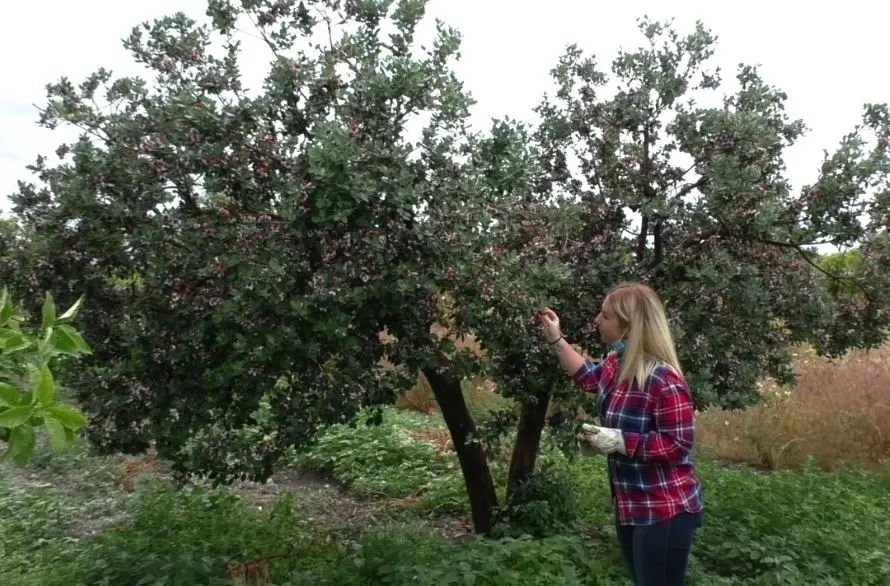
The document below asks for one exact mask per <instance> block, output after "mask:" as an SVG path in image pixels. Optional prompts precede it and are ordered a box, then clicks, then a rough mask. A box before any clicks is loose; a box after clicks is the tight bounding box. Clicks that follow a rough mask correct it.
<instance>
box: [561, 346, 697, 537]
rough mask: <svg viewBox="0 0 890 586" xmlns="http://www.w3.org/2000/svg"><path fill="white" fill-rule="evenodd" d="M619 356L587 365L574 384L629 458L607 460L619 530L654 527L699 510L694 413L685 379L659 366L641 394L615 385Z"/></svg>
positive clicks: (621, 385) (635, 389) (617, 455)
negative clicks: (592, 401)
mask: <svg viewBox="0 0 890 586" xmlns="http://www.w3.org/2000/svg"><path fill="white" fill-rule="evenodd" d="M620 356H621V354H620V352H612V353H610V354H609V355H608V356H607V357H606V359H605V360H603V361H602V362H600V363H599V364H596V365H594V364H593V363H592V362H590V361H587V362H585V363H584V365H583V366H582V367H581V368H579V369H578V372H576V373H575V375H574V379H575V382H576V383H577V384H578V385H579V386H580V387H581V388H582V389H584V390H585V391H587V392H589V393H594V394H596V395H597V397H596V407H597V411H598V413H599V417H600V421H601V422H602V425H603V426H605V427H611V428H615V429H619V430H621V432H622V435H623V436H624V444H625V447H626V448H627V455H626V456H625V455H622V454H609V457H608V462H609V477H610V481H611V484H612V491H613V494H614V496H615V503H616V507H617V510H618V520H619V522H620V523H621V524H622V525H652V524H654V523H658V522H660V521H664V520H666V519H670V518H671V517H674V516H675V515H677V514H679V513H683V512H689V513H697V512H699V511H701V510H702V490H701V482H700V481H699V479H698V477H697V476H696V473H695V459H694V456H693V454H692V446H693V443H694V441H695V412H694V410H693V406H692V395H691V394H690V392H689V385H688V384H687V383H686V379H685V378H683V376H682V375H680V374H679V373H678V372H676V371H675V370H674V369H673V368H671V367H670V366H668V365H660V366H658V367H657V368H656V369H655V371H654V372H653V373H652V374H651V375H650V376H649V378H648V379H647V381H646V384H645V385H644V388H643V389H640V388H639V387H638V386H637V385H633V386H632V387H631V386H629V385H628V384H627V382H622V383H620V384H619V383H618V375H619V373H620V369H621V362H620Z"/></svg>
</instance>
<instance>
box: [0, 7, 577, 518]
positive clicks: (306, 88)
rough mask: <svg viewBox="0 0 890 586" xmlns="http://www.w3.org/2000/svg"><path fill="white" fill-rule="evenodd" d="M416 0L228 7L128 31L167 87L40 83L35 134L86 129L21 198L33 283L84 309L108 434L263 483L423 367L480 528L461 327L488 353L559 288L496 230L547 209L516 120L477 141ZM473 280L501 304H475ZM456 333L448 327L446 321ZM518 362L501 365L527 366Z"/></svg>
mask: <svg viewBox="0 0 890 586" xmlns="http://www.w3.org/2000/svg"><path fill="white" fill-rule="evenodd" d="M424 8H425V2H424V1H423V0H401V1H398V2H394V1H392V0H364V1H346V2H340V1H334V0H324V1H322V0H316V1H311V2H308V1H307V2H281V1H276V2H271V1H260V2H257V1H250V2H248V1H247V0H244V1H243V2H241V3H240V4H237V5H236V4H233V3H230V2H225V1H220V0H213V1H211V2H210V4H209V8H208V11H207V14H208V17H209V21H210V24H199V23H197V22H195V21H193V20H191V19H189V18H188V17H186V16H185V15H183V14H177V15H174V16H172V17H168V18H164V19H161V20H158V21H156V22H154V23H151V24H145V25H143V26H141V27H138V28H136V29H134V31H133V33H132V35H131V36H130V37H129V38H128V39H127V40H126V41H125V46H126V48H127V49H128V50H129V51H130V53H131V54H132V55H133V57H134V59H135V60H136V61H137V62H139V63H141V64H143V65H144V66H146V68H147V70H148V71H149V73H150V75H151V78H150V79H142V78H136V77H128V78H115V77H114V76H113V74H112V73H111V72H109V71H107V70H101V69H100V70H98V71H97V72H96V73H95V74H94V75H92V76H90V77H89V78H88V79H87V80H86V81H85V82H83V83H81V84H79V85H77V86H75V85H74V84H73V83H72V82H70V81H69V80H67V79H62V80H60V81H59V82H58V83H55V84H52V85H50V86H49V87H48V94H49V100H48V105H47V106H46V108H45V109H44V111H43V112H42V117H41V122H42V124H44V125H45V126H46V127H48V128H53V127H55V126H57V125H62V124H65V125H74V126H75V127H77V128H79V129H81V131H82V135H81V138H80V139H79V140H78V141H77V142H76V143H75V144H73V145H63V146H62V147H60V148H59V149H58V151H57V155H58V156H59V157H60V158H61V162H60V163H58V164H50V162H49V161H48V160H47V159H45V158H39V159H38V161H37V163H36V164H35V165H34V166H33V167H32V170H33V171H34V172H35V173H36V175H37V178H38V183H37V184H25V183H22V184H21V185H20V189H19V192H18V193H17V194H15V195H14V196H13V202H14V203H15V212H16V214H17V215H18V218H19V219H20V220H21V222H22V223H23V224H24V225H25V226H27V227H28V229H29V230H31V231H32V232H33V238H34V241H35V242H36V243H37V244H35V246H36V248H37V249H38V250H41V251H44V252H43V255H42V257H41V258H38V259H37V260H36V261H35V262H34V263H32V264H31V265H29V266H30V268H29V269H28V274H29V282H31V283H32V286H33V287H34V288H35V289H37V288H39V289H51V290H53V291H58V292H59V293H58V295H59V297H60V298H64V297H73V296H74V295H75V294H78V295H79V294H80V292H84V293H86V295H87V298H88V299H90V304H89V305H88V306H87V308H86V310H85V311H84V314H83V318H82V320H81V323H82V324H83V327H84V330H85V331H86V333H87V336H88V338H89V339H91V340H94V341H95V344H94V346H95V347H94V355H93V356H92V361H91V365H92V368H89V369H86V370H85V371H84V372H83V376H81V377H80V379H79V380H76V381H74V383H75V384H74V386H75V388H76V390H77V393H78V398H79V400H80V402H81V404H82V405H83V406H84V408H85V409H86V410H87V411H88V412H89V414H90V426H89V433H90V437H91V439H92V440H93V442H94V443H95V444H96V445H97V446H98V447H99V448H101V449H104V450H107V451H112V450H121V451H125V452H131V453H133V452H140V451H142V450H145V449H146V448H147V447H149V445H150V444H151V443H152V442H153V443H154V444H155V445H156V447H157V450H158V452H159V454H160V455H161V456H162V457H165V458H169V459H171V460H172V461H173V462H174V468H175V470H176V471H177V472H178V473H180V474H188V473H206V474H209V475H210V476H211V477H212V478H213V479H215V480H217V481H222V482H226V481H229V480H232V479H234V478H236V477H239V476H245V475H246V476H248V477H251V478H254V479H262V478H266V477H268V476H269V475H270V474H271V473H272V471H273V469H274V466H275V463H276V462H277V461H278V460H279V458H280V457H281V455H282V454H284V453H285V452H286V450H288V449H290V448H292V447H295V446H296V447H300V446H305V445H306V444H307V442H309V441H311V440H312V438H313V436H314V435H315V433H316V431H317V430H319V429H320V428H322V427H323V426H325V425H327V424H330V423H334V422H341V421H346V420H349V419H351V417H352V416H353V415H354V414H356V413H357V411H358V410H359V408H361V407H362V406H367V405H379V404H383V403H388V402H391V401H393V400H394V399H395V397H396V396H397V394H398V392H399V391H400V390H402V389H406V388H408V387H409V386H411V385H413V384H414V382H415V381H416V376H417V372H418V371H422V372H423V373H424V374H425V375H426V377H427V379H428V380H429V381H430V383H431V386H432V388H433V390H434V392H435V395H436V399H437V401H438V403H439V405H440V407H441V410H442V413H443V415H444V418H445V420H446V423H447V424H448V427H449V429H450V431H451V434H452V436H453V440H454V445H455V448H456V451H457V455H458V458H459V460H460V464H461V466H462V469H463V472H464V476H465V479H466V483H467V489H468V494H469V496H470V504H471V509H472V513H473V520H474V525H475V527H476V530H477V531H479V532H482V533H488V532H489V530H490V528H491V518H490V512H491V510H492V508H493V507H494V506H495V505H496V504H497V500H496V496H495V488H494V483H493V480H492V477H491V473H490V470H489V468H488V463H487V460H486V453H485V450H484V446H483V445H482V444H481V443H479V442H473V441H470V440H471V439H473V438H475V437H476V436H477V435H478V434H477V430H476V427H475V422H474V421H473V420H472V418H470V416H469V413H468V410H467V406H466V404H465V403H464V400H463V396H462V393H461V387H460V381H461V380H462V379H463V378H464V377H466V376H468V375H470V374H472V373H477V372H480V371H481V370H482V369H483V368H485V367H486V364H484V363H482V362H480V360H479V359H478V358H476V357H474V356H470V355H468V354H467V353H466V352H462V351H458V350H457V349H456V348H455V344H454V338H455V337H458V336H460V335H462V334H463V333H464V332H466V331H467V328H468V327H469V326H473V325H480V329H483V330H484V329H485V328H483V327H481V326H482V325H483V324H487V325H488V327H489V328H490V330H491V331H484V332H483V333H484V334H485V337H486V338H488V339H489V340H491V341H492V347H493V348H495V349H497V347H498V344H497V343H498V341H499V340H501V339H503V338H504V337H505V336H515V335H516V334H517V331H516V330H514V329H511V328H513V327H514V324H516V323H518V322H520V321H521V323H522V326H523V328H524V329H523V330H522V331H523V332H525V333H531V325H532V324H533V320H534V314H535V310H536V309H537V308H538V307H539V305H540V303H539V302H538V301H536V299H535V298H534V295H529V294H526V295H524V296H523V297H521V298H520V299H519V300H518V301H511V300H510V299H509V298H508V297H507V296H509V295H510V294H512V293H514V292H521V291H524V290H525V287H524V286H523V285H522V284H521V282H519V281H521V280H522V279H526V278H527V277H528V278H530V279H531V280H532V281H534V280H535V279H538V280H541V281H542V282H547V283H549V280H548V279H547V277H546V275H545V274H543V272H545V270H546V267H545V268H544V269H541V270H540V271H537V270H535V269H534V268H532V269H527V268H526V267H524V266H523V264H522V262H521V261H522V258H520V257H518V256H517V255H516V254H509V253H506V252H504V258H502V257H501V253H502V252H503V251H505V250H506V249H505V248H504V246H503V245H502V244H499V243H500V242H501V240H502V239H503V237H504V235H505V230H506V231H512V228H511V218H512V216H511V215H510V213H511V212H510V210H511V206H514V205H518V204H520V203H521V202H522V201H531V199H530V195H531V189H530V186H531V185H532V181H533V178H534V176H535V173H534V168H533V164H534V159H533V158H532V157H530V156H529V155H528V151H527V150H524V146H523V140H525V139H526V138H527V137H525V136H523V130H522V129H521V128H520V127H519V126H518V125H516V124H513V123H509V122H505V123H501V124H497V125H496V126H495V128H494V129H493V131H492V133H491V135H490V136H476V135H473V134H471V133H470V132H468V131H467V129H466V121H467V119H468V107H469V106H470V104H471V100H470V98H469V96H468V95H467V94H466V93H465V92H464V91H463V89H462V87H461V84H460V82H459V81H458V80H457V79H456V78H455V76H454V74H453V73H452V72H451V69H450V67H451V63H452V62H453V60H454V59H455V58H456V56H457V53H458V49H459V36H458V34H457V33H456V32H455V31H453V30H451V29H449V28H448V27H446V26H445V25H443V24H441V23H440V24H438V26H437V35H436V38H435V40H434V41H433V42H432V43H431V44H430V46H429V47H421V46H419V43H418V42H417V41H416V40H415V30H416V28H417V25H418V23H419V22H420V20H421V18H422V17H423V15H424ZM245 23H247V24H250V25H252V26H253V27H254V28H255V30H256V34H258V35H259V36H260V37H261V39H262V41H263V42H264V43H265V45H266V46H267V48H268V49H269V55H270V59H271V65H270V68H269V72H268V74H267V75H266V76H265V81H264V84H263V87H262V90H261V91H258V92H249V91H248V90H247V88H245V87H243V84H242V81H241V75H240V71H241V68H242V67H243V65H242V64H241V63H240V61H239V49H238V43H237V41H236V40H235V33H236V29H238V28H239V27H241V26H243V25H245ZM412 125H413V126H414V127H416V128H417V129H418V130H422V132H421V133H420V135H419V136H417V137H416V138H414V139H412V137H411V132H410V130H411V129H412ZM530 165H531V167H529V166H530ZM526 167H529V168H526ZM511 178H512V179H511ZM507 248H509V247H507ZM496 251H498V252H496ZM502 265H503V270H501V269H500V268H499V267H501V266H502ZM476 287H481V289H482V292H483V293H484V295H485V297H482V298H480V299H482V301H479V302H475V303H474V304H473V305H471V306H468V300H469V299H470V298H469V297H468V296H467V294H468V292H470V291H473V290H474V288H476ZM549 287H551V285H549V284H548V285H547V286H546V287H538V288H535V286H534V283H532V284H531V286H530V288H529V289H530V290H532V292H533V293H534V292H535V291H540V292H541V294H543V293H546V291H547V290H548V288H549ZM443 299H451V300H455V301H456V305H454V304H452V303H447V302H443ZM494 311H500V312H501V313H500V317H499V318H498V319H500V322H497V321H492V320H491V319H490V318H489V317H485V316H490V315H492V313H493V312H494ZM518 314H522V317H521V318H517V317H516V316H517V315H518ZM480 315H481V316H483V317H480ZM442 323H450V324H453V325H454V330H453V332H452V335H451V336H439V335H437V334H435V333H434V332H436V331H438V329H437V328H436V327H434V326H436V325H437V324H442ZM384 332H385V333H387V334H388V335H382V334H383V333H384ZM535 334H536V332H535ZM522 345H523V347H524V348H528V347H530V346H531V347H534V346H536V345H537V346H540V345H541V341H540V339H539V337H538V336H537V335H534V336H529V337H527V338H523V342H522ZM506 357H507V360H508V361H512V362H510V364H511V366H509V367H508V368H507V369H506V370H505V372H508V373H509V372H512V370H515V369H517V368H521V367H522V363H521V361H518V355H517V354H516V353H515V352H512V353H509V354H508V355H506ZM490 360H491V361H492V362H493V363H498V361H499V360H501V355H499V354H498V353H497V352H495V353H494V354H493V355H492V357H491V358H490ZM383 362H387V363H389V364H392V365H394V368H389V369H387V368H381V363H383ZM539 363H540V360H539ZM550 367H551V369H554V368H555V366H554V365H553V364H552V362H551V366H550ZM511 369H512V370H511ZM513 376H515V375H513ZM517 380H518V379H517ZM562 384H563V385H565V381H564V380H563V381H562ZM261 405H266V406H268V408H267V409H265V413H264V415H263V416H262V417H255V414H257V413H258V411H260V406H261ZM249 428H251V429H253V432H251V433H248V432H247V431H246V430H247V429H249Z"/></svg>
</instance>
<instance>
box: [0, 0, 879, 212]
mask: <svg viewBox="0 0 890 586" xmlns="http://www.w3.org/2000/svg"><path fill="white" fill-rule="evenodd" d="M608 5H609V8H608V9H604V8H601V6H602V3H599V2H583V1H582V0H571V1H570V0H548V1H547V2H534V3H533V2H529V3H528V4H524V3H522V2H517V1H516V0H473V1H471V0H431V2H430V4H429V5H428V9H427V19H428V21H429V26H428V27H427V29H430V28H431V23H432V19H433V18H439V19H442V20H444V21H445V22H446V23H448V24H450V25H451V26H454V27H456V28H457V29H458V30H460V31H461V33H462V34H463V38H464V40H463V48H462V55H463V58H462V60H461V61H460V62H459V63H458V65H457V66H456V70H457V72H458V75H459V76H460V78H461V79H463V80H464V82H465V84H466V88H467V89H468V90H469V91H470V92H471V93H472V94H473V96H474V98H475V99H476V101H477V105H476V107H475V109H474V111H473V115H474V123H476V124H478V125H480V127H484V126H487V124H488V122H489V120H490V119H491V118H492V117H503V116H505V115H508V116H511V117H514V118H518V119H523V120H528V119H530V116H532V108H533V107H534V106H535V105H537V104H538V103H539V102H540V100H541V97H542V96H543V94H544V92H546V91H548V89H549V88H550V78H549V71H550V69H551V68H552V67H553V66H554V65H555V64H556V61H557V59H558V57H559V56H560V55H561V54H562V53H563V52H564V49H565V46H566V45H567V44H569V43H577V44H578V45H579V46H580V47H581V48H582V49H584V50H585V51H587V52H590V53H593V54H596V55H597V56H598V57H599V61H600V62H601V63H608V62H609V61H611V58H612V57H613V56H614V54H615V51H616V50H617V49H619V48H624V49H627V50H633V49H635V48H636V47H637V46H638V45H639V43H640V41H641V40H642V37H641V35H640V34H639V32H638V31H637V28H636V19H637V18H638V17H640V16H643V15H648V16H650V17H651V18H654V19H658V20H661V19H667V18H673V19H674V21H675V26H676V27H677V28H678V29H679V30H680V32H685V31H691V30H692V27H693V26H694V23H695V21H696V20H701V21H702V22H703V23H704V25H705V26H706V27H707V28H709V29H711V31H712V32H714V33H715V34H716V35H717V37H718V46H717V54H716V55H715V57H714V59H713V63H714V64H715V65H719V66H720V67H721V68H722V70H723V73H724V79H726V78H728V77H731V75H732V74H733V73H734V71H735V69H736V67H737V65H738V64H739V63H740V62H745V63H749V64H755V65H759V66H760V71H761V74H762V75H763V76H764V77H765V78H766V80H767V81H768V82H769V83H771V84H774V85H778V86H779V87H781V88H782V89H784V90H785V91H786V92H787V93H788V96H789V100H788V109H789V112H790V114H791V115H792V116H794V117H798V118H803V119H804V121H805V122H806V123H807V125H808V126H809V128H810V131H809V133H808V135H807V136H806V137H805V138H804V139H802V140H801V141H800V142H799V143H798V144H797V145H795V146H794V147H793V148H792V149H790V150H789V151H788V152H787V153H786V163H787V167H788V175H789V177H790V178H791V180H792V182H793V184H794V185H795V186H796V187H800V186H802V185H804V184H807V183H811V182H812V181H813V180H814V178H815V176H816V171H817V169H818V166H819V164H820V162H821V160H822V156H823V150H825V149H828V150H833V149H834V147H835V146H836V144H837V142H838V141H839V140H840V138H841V137H842V136H843V135H844V134H845V133H846V132H849V131H850V130H851V129H852V127H853V125H854V124H856V123H857V121H858V120H859V117H860V115H861V112H862V105H863V104H864V103H866V102H890V76H887V75H886V72H885V67H886V48H885V44H884V43H883V42H882V41H880V39H881V38H882V33H884V32H885V31H884V28H885V26H884V24H883V21H884V19H882V18H880V17H879V14H878V13H879V12H880V10H879V9H878V8H877V7H876V5H874V4H871V3H868V4H866V2H865V1H863V0H847V1H845V2H843V3H839V2H832V3H824V4H811V5H809V6H807V5H804V4H797V3H792V2H787V1H786V2H779V1H775V0H774V1H771V2H766V1H763V0H753V1H749V2H746V3H733V4H726V3H717V2H713V1H700V0H684V1H680V0H673V1H670V0H668V1H665V0H660V1H658V0H624V1H623V2H610V3H608ZM204 10H205V1H204V0H153V2H151V3H144V4H143V3H138V2H134V1H132V0H129V1H121V0H115V1H112V0H80V1H79V2H70V1H64V2H63V1H62V0H30V1H28V2H11V3H7V5H5V6H4V7H3V18H2V20H0V54H2V55H3V59H2V60H0V80H3V81H2V83H0V211H5V210H8V208H9V202H8V199H7V196H8V194H10V193H12V192H13V191H14V190H15V188H16V181H17V180H19V179H28V178H29V173H28V171H27V170H26V169H25V167H26V165H28V164H30V163H31V162H33V161H34V159H35V158H36V156H37V155H38V154H44V155H51V154H52V153H53V151H54V150H55V148H56V147H57V146H58V145H59V144H61V143H63V142H68V141H71V140H72V139H73V138H75V137H76V134H74V133H73V131H70V130H65V129H58V130H55V131H49V130H46V129H43V128H40V127H38V126H37V124H36V120H37V116H38V115H37V111H36V109H35V104H37V105H40V104H42V103H43V102H44V99H45V92H44V86H45V84H47V83H49V82H52V81H55V80H57V79H58V78H59V77H61V76H67V77H69V78H71V79H72V80H73V81H74V82H75V83H77V82H79V81H80V80H81V79H83V78H84V77H86V76H87V75H88V74H89V73H91V72H92V71H94V70H95V69H97V68H98V67H105V68H107V69H111V70H112V71H114V72H115V73H116V74H120V75H128V74H134V73H139V71H140V70H139V69H137V68H136V66H135V65H134V64H133V62H132V59H131V58H130V56H129V55H128V54H127V52H126V51H125V50H124V49H123V47H122V44H121V39H122V38H124V37H126V36H127V35H128V34H129V31H130V30H131V29H132V27H133V26H135V25H138V24H139V23H141V22H143V21H145V20H151V19H154V18H157V17H160V16H163V15H165V14H172V13H173V12H176V11H183V12H185V13H186V14H188V15H189V16H192V17H194V18H197V19H201V18H202V17H203V14H204ZM242 63H243V64H244V70H245V71H247V72H248V75H247V76H246V81H247V82H248V84H251V79H253V82H252V85H253V86H254V87H256V86H257V85H258V84H259V80H260V79H261V77H262V74H263V73H264V72H265V71H267V65H268V63H269V53H268V50H267V49H266V48H265V47H264V46H263V45H262V42H261V41H260V40H259V39H258V38H255V37H245V38H244V53H243V57H242ZM250 72H256V75H255V76H254V77H253V78H251V76H250V75H249V73H250ZM53 158H55V156H53Z"/></svg>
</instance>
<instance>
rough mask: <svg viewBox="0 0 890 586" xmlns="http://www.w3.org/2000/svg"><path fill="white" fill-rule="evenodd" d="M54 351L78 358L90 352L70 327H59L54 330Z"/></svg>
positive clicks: (75, 331) (81, 338)
mask: <svg viewBox="0 0 890 586" xmlns="http://www.w3.org/2000/svg"><path fill="white" fill-rule="evenodd" d="M55 348H56V351H57V352H58V353H60V354H68V355H70V356H79V355H81V354H90V353H91V352H92V350H91V349H90V346H89V344H87V343H86V341H85V340H84V339H83V337H82V336H81V335H80V334H79V333H78V332H77V330H75V329H74V328H72V327H71V326H67V325H60V326H58V327H57V328H56V345H55Z"/></svg>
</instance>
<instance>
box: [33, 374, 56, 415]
mask: <svg viewBox="0 0 890 586" xmlns="http://www.w3.org/2000/svg"><path fill="white" fill-rule="evenodd" d="M34 391H35V393H36V395H37V398H38V399H39V400H40V402H41V403H43V405H44V407H48V406H50V405H52V403H53V401H54V400H55V398H56V381H55V380H54V379H53V373H52V372H51V371H50V369H49V366H48V365H46V364H44V365H43V369H41V371H40V376H39V377H38V378H37V384H36V387H35V389H34Z"/></svg>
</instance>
